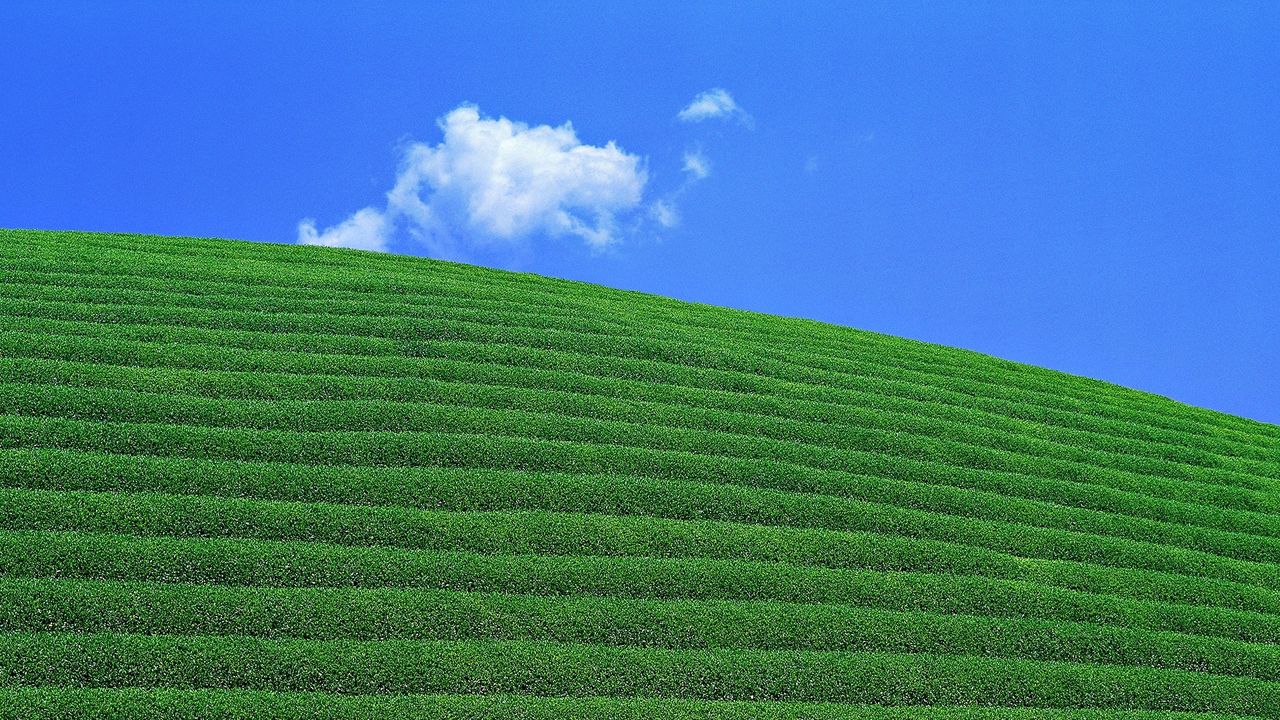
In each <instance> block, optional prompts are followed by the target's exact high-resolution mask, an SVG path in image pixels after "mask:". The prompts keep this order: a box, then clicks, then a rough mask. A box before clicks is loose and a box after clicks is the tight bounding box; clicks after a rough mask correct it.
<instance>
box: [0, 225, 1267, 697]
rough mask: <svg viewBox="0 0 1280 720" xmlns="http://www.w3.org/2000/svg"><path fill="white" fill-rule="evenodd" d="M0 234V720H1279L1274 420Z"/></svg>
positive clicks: (792, 343) (718, 319)
mask: <svg viewBox="0 0 1280 720" xmlns="http://www.w3.org/2000/svg"><path fill="white" fill-rule="evenodd" d="M0 240H4V241H5V242H3V243H0V718H8V717H14V718H18V717H22V718H27V717H69V718H70V717H99V716H113V717H166V718H167V717H190V718H211V717H230V716H237V715H245V714H252V715H258V716H263V717H278V718H297V717H333V718H339V717H341V718H354V717H386V716H396V717H424V718H426V717H432V718H434V717H444V718H449V717H453V718H499V717H503V718H505V717H527V718H541V717H546V718H550V717H570V718H572V717H579V718H640V717H645V718H648V717H656V718H673V719H674V718H695V717H696V718H726V719H728V718H746V717H760V718H793V719H795V720H799V718H813V719H818V718H884V719H886V720H887V719H889V718H907V717H911V718H916V717H921V718H937V719H939V720H941V719H944V718H946V719H951V718H966V719H973V720H976V719H977V718H991V719H994V718H1026V719H1027V720H1031V719H1033V718H1034V719H1041V718H1043V719H1045V720H1048V719H1050V718H1053V719H1061V720H1066V719H1068V718H1070V719H1072V720H1085V719H1090V720H1094V719H1096V720H1104V719H1106V720H1118V719H1119V718H1133V719H1134V720H1139V719H1141V720H1157V719H1161V720H1172V719H1174V718H1178V719H1179V720H1200V719H1204V720H1207V719H1208V718H1228V717H1230V718H1244V717H1253V718H1257V717H1272V718H1274V717H1280V563H1278V561H1280V493H1277V487H1278V485H1277V483H1280V428H1275V427H1273V426H1268V425H1263V424H1260V423H1254V422H1252V421H1247V420H1243V419H1239V418H1231V417H1228V416H1223V415H1220V414H1216V413H1211V412H1208V411H1204V410H1200V409H1197V408H1189V407H1186V406H1181V405H1178V404H1175V403H1172V402H1170V401H1167V400H1163V399H1161V398H1157V397H1154V396H1150V395H1145V394H1142V393H1137V392H1134V391H1129V390H1126V389H1123V388H1118V387H1115V386H1110V385H1106V384H1104V383H1099V382H1096V381H1092V380H1087V379H1083V378H1074V377H1070V376H1065V375H1061V374H1058V373H1053V372H1051V371H1047V370H1041V369H1036V368H1027V367H1025V366H1020V365H1016V364H1013V363H1008V362H1004V361H999V360H995V359H992V358H987V357H984V356H981V355H977V354H974V353H967V352H963V351H955V350H950V349H946V348H937V347H934V346H930V345H926V344H923V343H915V342H909V341H904V340H898V339H896V338H889V337H885V336H880V335H876V334H873V333H865V332H860V331H855V330H849V329H845V328H838V327H833V326H827V325H822V324H819V323H812V322H807V321H796V320H786V319H781V318H771V317H768V316H760V315H754V314H750V313H742V312H737V311H727V310H721V309H717V308H711V307H707V306H696V305H689V304H685V303H678V302H676V301H671V300H667V299H663V298H656V297H652V296H646V295H640V294H636V293H622V292H615V291H610V290H605V289H602V288H598V287H592V286H586V285H579V284H574V283H566V282H563V281H553V280H548V279H545V278H536V277H533V276H527V275H518V274H512V273H501V272H497V271H488V270H482V269H478V268H469V267H466V266H461V265H453V264H448V263H439V262H434V261H426V260H420V259H408V258H397V257H391V256H380V255H370V254H365V253H356V252H347V251H331V250H327V249H317V248H287V247H271V246H262V245H252V244H245V243H231V242H224V241H202V240H187V239H167V238H147V237H136V236H117V235H85V234H72V233H36V232H31V231H0Z"/></svg>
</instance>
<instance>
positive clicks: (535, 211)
mask: <svg viewBox="0 0 1280 720" xmlns="http://www.w3.org/2000/svg"><path fill="white" fill-rule="evenodd" d="M439 125H440V129H441V130H442V131H443V133H444V139H443V140H442V141H441V142H440V143H438V144H436V145H434V146H432V145H428V144H426V143H413V144H411V145H409V146H408V147H407V148H406V149H405V152H404V156H403V159H402V162H401V166H400V171H399V173H398V175H397V177H396V182H395V186H394V187H392V189H391V190H390V191H389V192H388V193H387V196H386V205H385V207H383V208H376V207H366V208H363V209H361V210H358V211H356V212H355V213H353V214H352V215H351V216H350V217H348V218H347V219H346V220H343V221H342V222H340V223H338V224H336V225H333V226H331V227H327V228H325V229H323V230H320V229H318V228H317V227H316V224H315V221H314V220H310V219H308V220H303V221H302V222H300V223H299V224H298V242H299V243H303V244H308V245H329V246H340V247H350V248H359V249H364V250H380V251H386V250H388V249H390V246H391V245H392V244H393V242H401V241H404V242H410V243H413V244H416V245H418V246H420V247H421V248H422V249H425V250H426V251H427V252H428V253H430V254H432V255H434V256H436V257H450V258H461V257H465V256H466V254H467V250H468V249H469V248H470V247H472V246H479V247H482V248H486V249H493V248H495V247H502V246H504V245H505V246H512V247H514V246H519V245H521V244H523V243H525V242H526V241H528V240H529V239H530V238H533V237H537V236H540V235H545V236H549V237H566V236H567V237H576V238H578V239H580V240H582V241H583V242H584V243H586V245H587V246H588V247H590V248H592V249H593V250H602V249H605V248H607V247H609V246H611V245H613V244H614V243H616V242H617V241H618V240H619V238H620V233H621V232H622V231H621V230H620V229H619V227H620V222H619V221H620V220H621V219H622V218H623V217H624V216H629V215H632V214H636V213H637V212H638V211H640V210H641V203H642V200H643V196H644V191H645V185H646V183H647V181H648V175H647V172H646V168H645V163H644V162H643V160H642V159H641V158H640V156H638V155H632V154H629V153H627V152H626V151H624V150H622V149H621V148H619V147H618V146H617V145H616V144H615V143H613V142H609V143H607V144H605V145H603V146H596V145H588V144H585V143H583V142H581V141H580V140H579V139H578V136H577V133H576V132H575V131H574V129H573V126H572V124H570V123H568V122H566V123H565V124H563V125H561V126H559V127H551V126H549V125H538V126H532V127H531V126H529V125H526V124H524V123H520V122H515V121H512V120H508V119H507V118H504V117H499V118H496V119H494V118H487V117H484V116H482V115H481V114H480V110H479V109H478V108H476V107H475V106H472V105H462V106H460V107H458V108H456V109H455V110H453V111H451V112H450V113H448V114H447V115H445V116H444V117H443V118H441V119H440V121H439ZM658 221H659V224H661V219H659V220H658Z"/></svg>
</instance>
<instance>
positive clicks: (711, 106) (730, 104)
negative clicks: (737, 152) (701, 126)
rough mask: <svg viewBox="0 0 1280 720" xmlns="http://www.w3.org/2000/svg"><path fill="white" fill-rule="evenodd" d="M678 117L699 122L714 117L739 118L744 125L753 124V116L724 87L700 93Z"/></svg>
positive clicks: (686, 120) (685, 120)
mask: <svg viewBox="0 0 1280 720" xmlns="http://www.w3.org/2000/svg"><path fill="white" fill-rule="evenodd" d="M676 117H677V118H679V119H681V120H683V121H684V122H698V121H701V120H710V119H713V118H723V119H726V120H737V121H738V122H741V123H743V124H744V125H750V124H751V116H750V115H748V114H747V112H746V111H745V110H743V109H742V108H741V107H740V106H739V105H738V103H737V102H736V101H735V100H734V99H733V96H732V95H730V94H729V91H728V90H725V89H724V88H711V89H710V90H704V91H703V92H700V93H698V96H697V97H695V98H694V99H693V100H692V101H691V102H690V103H689V104H688V105H687V106H685V108H684V109H683V110H681V111H680V113H679V114H677V115H676Z"/></svg>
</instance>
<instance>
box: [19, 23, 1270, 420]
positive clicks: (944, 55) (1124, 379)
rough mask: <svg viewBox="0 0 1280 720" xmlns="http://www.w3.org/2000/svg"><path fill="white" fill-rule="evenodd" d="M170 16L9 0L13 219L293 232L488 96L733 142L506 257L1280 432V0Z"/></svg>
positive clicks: (378, 182)
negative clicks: (1133, 390)
mask: <svg viewBox="0 0 1280 720" xmlns="http://www.w3.org/2000/svg"><path fill="white" fill-rule="evenodd" d="M152 4H154V5H160V3H146V4H139V5H136V6H133V5H128V4H125V3H97V4H62V5H59V6H58V7H55V8H50V7H46V3H23V2H16V3H15V2H9V3H4V4H0V226H4V227H24V228H49V229H87V230H113V231H128V232H147V233H161V234H181V235H199V236H218V237H228V238H242V239H251V240H265V241H277V242H292V241H294V240H295V238H296V237H297V232H298V231H297V225H298V222H299V220H300V219H302V218H307V217H310V218H315V219H316V221H317V223H318V225H319V226H320V227H321V229H323V228H324V227H326V226H330V225H333V224H335V223H338V222H340V221H342V220H343V219H344V218H346V217H347V216H348V215H349V214H350V213H352V212H353V211H355V210H358V209H359V208H362V207H365V206H375V207H378V206H381V205H382V203H384V202H385V201H384V195H385V193H386V192H387V190H388V189H389V188H390V187H391V186H392V184H393V183H394V182H395V181H396V177H397V167H398V163H399V162H400V158H401V153H402V152H403V151H404V149H405V147H406V146H407V144H408V143H410V142H412V141H417V142H421V143H425V144H426V145H427V146H432V145H435V144H437V143H440V142H441V129H440V128H439V127H438V126H437V119H438V118H440V117H442V116H444V115H445V114H446V113H448V112H449V111H451V110H453V109H454V108H456V107H458V106H459V105H460V104H462V103H473V104H475V105H476V106H478V107H479V109H480V112H481V113H482V114H483V115H484V116H489V117H498V116H502V117H506V118H510V119H512V120H515V121H520V122H524V123H528V124H529V125H533V126H537V125H542V124H549V125H552V126H559V125H561V124H562V123H564V122H566V121H570V122H572V123H573V127H574V129H575V130H576V133H577V137H578V139H579V140H580V141H581V142H582V143H584V144H587V145H604V144H605V143H607V142H609V141H614V142H616V143H617V144H618V146H619V147H620V148H621V149H622V150H623V151H625V152H626V153H629V154H631V155H635V156H638V157H639V158H640V161H641V162H642V163H643V166H642V167H643V168H644V169H645V171H646V173H647V182H646V184H645V186H644V192H645V196H644V202H645V203H647V204H646V205H643V206H642V207H650V204H651V203H652V202H653V201H655V200H658V199H662V198H664V197H673V195H672V194H673V193H677V192H678V191H677V190H676V188H677V187H679V186H680V185H682V184H684V183H685V181H686V179H687V174H686V173H682V170H681V165H682V157H683V155H684V154H685V153H686V152H687V151H690V150H695V149H697V150H700V151H701V153H702V154H703V156H704V157H705V158H707V159H708V160H709V162H710V165H711V172H710V175H709V176H708V177H706V178H705V179H703V180H701V181H698V182H695V183H691V184H689V185H688V187H686V188H685V189H684V190H683V191H679V192H678V197H675V198H674V199H673V202H675V203H676V204H678V209H679V213H680V215H681V222H680V224H679V225H678V226H677V227H674V228H670V229H662V228H654V227H650V226H651V225H652V223H649V225H650V226H645V227H638V226H637V228H631V226H627V228H631V229H624V230H620V231H619V232H618V233H616V235H617V236H616V237H615V242H614V243H613V244H612V245H611V246H610V247H609V248H608V249H607V250H606V251H604V252H592V251H591V250H590V249H589V248H588V247H587V246H586V244H585V243H584V242H582V241H581V240H580V239H579V238H576V237H573V236H560V237H551V236H549V235H547V233H545V232H543V233H532V234H527V235H525V236H522V237H521V238H518V240H517V242H516V243H515V245H514V246H513V247H510V248H507V249H502V250H501V251H495V252H489V251H486V252H484V253H481V255H482V259H484V260H485V261H486V262H489V263H490V264H497V265H503V266H509V267H518V268H520V269H525V270H530V271H533V272H538V273H542V274H547V275H554V276H560V277H568V278H575V279H582V280H588V281H592V282H598V283H603V284H606V285H611V286H616V287H623V288H633V289H640V290H646V291H650V292H655V293H661V294H664V295H671V296H675V297H680V298H685V299H689V300H698V301H703V302H709V303H715V304H719V305H729V306H733V307H740V308H748V309H755V310H762V311H766V312H772V313H781V314H784V315H794V316H804V317H812V318H817V319H821V320H827V321H831V322H835V323H841V324H846V325H853V326H857V327H862V328H867V329H872V330H879V331H883V332H887V333H892V334H895V335H903V336H907V337H912V338H919V339H923V340H929V341H932V342H938V343H943V344H947V345H954V346H959V347H965V348H971V349H974V350H979V351H982V352H986V353H991V354H993V355H997V356H1000V357H1005V358H1010V359H1014V360H1019V361H1024V362H1028V363H1033V364H1037V365H1043V366H1047V367H1052V368H1057V369H1060V370H1065V371H1068V372H1073V373H1078V374H1082V375H1088V376H1093V377H1098V378H1103V379H1106V380H1111V381H1114V382H1118V383H1122V384H1125V385H1130V386H1133V387H1137V388H1141V389H1145V390H1150V391H1152V392H1157V393H1160V394H1164V395H1168V396H1171V397H1174V398H1176V399H1179V400H1183V401H1185V402H1189V403H1193V404H1196V405H1202V406H1206V407H1211V408H1215V409H1220V410H1224V411H1228V412H1233V413H1238V414H1243V415H1246V416H1251V417H1254V418H1258V419H1262V420H1268V421H1271V422H1280V374H1278V373H1277V368H1278V367H1280V3H1275V2H1267V3H1234V2H1224V1H1216V2H1204V3H1194V4H1191V3H1169V2H1151V3H1122V2H1098V3H1086V2H1067V3H1058V2H1054V3H1050V2H1045V3H1006V2H997V3H980V2H962V3H961V2H957V3H935V2H929V3H920V4H914V3H886V4H883V5H875V4H870V3H866V4H864V3H831V2H826V3H799V4H796V3H791V2H788V3H777V4H774V5H764V4H745V5H742V4H737V3H734V4H732V6H733V8H734V9H731V10H725V9H724V8H729V7H730V5H731V4H730V3H704V4H695V5H693V6H690V4H689V3H684V2H670V3H656V4H654V3H643V4H642V3H634V4H631V3H628V4H624V3H595V2H592V3H580V4H568V3H550V4H544V3H538V4H528V5H521V4H518V3H495V4H492V5H494V6H495V7H483V8H482V7H476V6H474V5H473V4H471V3H402V4H396V3H379V4H376V5H375V4H368V5H365V4H353V5H350V6H347V7H345V9H340V10H337V11H335V10H333V8H335V7H337V4H336V3H323V4H320V5H315V6H313V5H312V4H310V3H302V4H285V3H243V4H239V5H237V4H233V3H222V4H215V5H217V7H203V6H201V5H197V4H178V5H175V6H171V7H169V8H168V9H166V10H163V11H157V10H153V9H148V8H147V7H146V6H147V5H152ZM476 5H478V4H476ZM319 7H324V8H325V11H324V12H321V11H319V10H318V8H319ZM716 87H719V88H725V89H726V90H727V91H728V92H729V93H731V94H732V96H733V98H734V99H735V100H736V101H737V102H738V103H739V104H740V105H741V107H742V108H743V109H744V110H745V111H746V112H747V113H749V114H750V118H751V122H750V123H746V122H738V121H735V120H734V119H732V118H730V119H712V120H707V121H704V122H698V123H685V122H681V121H679V120H678V119H677V117H676V115H677V113H678V112H679V111H680V109H681V108H682V107H684V106H685V105H687V104H688V103H689V102H690V101H691V100H692V99H693V97H694V96H695V95H696V94H698V93H699V92H702V91H705V90H708V89H710V88H716ZM638 212H639V211H637V213H638ZM458 232H459V234H465V231H464V230H459V231H458ZM462 239H463V241H466V240H467V238H465V237H463V238H462ZM406 247H407V246H406Z"/></svg>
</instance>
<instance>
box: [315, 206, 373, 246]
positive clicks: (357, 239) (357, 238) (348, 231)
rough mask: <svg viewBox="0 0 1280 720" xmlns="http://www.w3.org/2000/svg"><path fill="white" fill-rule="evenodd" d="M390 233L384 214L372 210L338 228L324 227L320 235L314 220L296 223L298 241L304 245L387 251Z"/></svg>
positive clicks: (347, 220)
mask: <svg viewBox="0 0 1280 720" xmlns="http://www.w3.org/2000/svg"><path fill="white" fill-rule="evenodd" d="M390 230H391V227H390V224H389V223H388V222H387V216H386V215H385V214H383V213H381V212H379V211H378V210H375V209H373V208H364V209H363V210H359V211H357V212H356V213H355V214H354V215H352V216H351V217H349V218H347V219H346V220H343V221H342V222H340V223H338V224H337V225H334V226H333V227H330V228H326V229H325V231H324V232H323V233H320V232H317V231H316V222H315V220H311V219H307V220H303V221H302V222H300V223H298V242H299V243H301V244H303V245H325V246H328V247H346V248H355V249H357V250H376V251H379V252H386V250H387V239H388V235H389V234H390Z"/></svg>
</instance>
